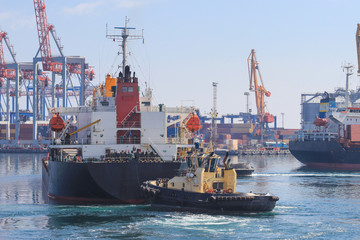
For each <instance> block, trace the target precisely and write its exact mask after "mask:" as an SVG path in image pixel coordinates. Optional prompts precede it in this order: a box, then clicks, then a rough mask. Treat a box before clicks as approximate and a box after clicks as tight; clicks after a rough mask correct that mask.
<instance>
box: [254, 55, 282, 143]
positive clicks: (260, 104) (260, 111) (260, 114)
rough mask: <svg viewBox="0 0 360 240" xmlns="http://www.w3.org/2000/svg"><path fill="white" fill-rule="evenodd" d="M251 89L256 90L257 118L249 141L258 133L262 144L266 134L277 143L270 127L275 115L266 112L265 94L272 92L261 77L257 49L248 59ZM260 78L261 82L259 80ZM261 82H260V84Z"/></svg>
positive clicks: (268, 95) (268, 94) (269, 94)
mask: <svg viewBox="0 0 360 240" xmlns="http://www.w3.org/2000/svg"><path fill="white" fill-rule="evenodd" d="M247 61H248V71H249V82H250V88H249V89H250V90H251V91H254V92H255V100H256V108H257V120H256V123H255V128H254V131H253V132H252V134H251V136H250V138H249V140H248V143H249V142H250V140H251V139H252V137H253V136H254V134H257V135H259V136H260V137H261V142H260V143H261V144H262V143H263V139H264V135H268V136H271V137H272V139H273V140H274V141H275V142H276V144H277V139H276V138H275V136H274V133H273V132H272V131H271V130H270V128H269V123H272V122H274V116H273V115H271V114H270V113H268V112H265V96H266V97H270V96H271V93H270V92H269V91H268V90H266V88H265V87H264V82H263V80H262V77H261V73H260V69H259V63H258V61H257V60H256V56H255V50H254V49H252V50H251V53H250V55H249V57H248V59H247ZM258 79H260V82H259V81H258ZM259 83H260V84H259Z"/></svg>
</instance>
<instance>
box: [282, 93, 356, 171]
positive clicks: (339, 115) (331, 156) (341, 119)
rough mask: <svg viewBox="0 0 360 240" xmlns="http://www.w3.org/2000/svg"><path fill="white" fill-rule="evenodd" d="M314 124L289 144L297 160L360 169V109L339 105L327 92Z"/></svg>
mask: <svg viewBox="0 0 360 240" xmlns="http://www.w3.org/2000/svg"><path fill="white" fill-rule="evenodd" d="M314 125H315V126H316V128H315V130H311V131H310V130H309V131H300V132H299V135H298V137H297V139H296V140H294V141H290V143H289V150H290V152H291V153H292V155H293V156H294V157H295V158H296V159H297V160H299V161H300V162H302V163H304V164H306V165H307V166H308V167H312V168H322V169H330V170H331V169H334V170H360V108H358V107H338V106H336V103H335V98H333V97H331V96H329V94H327V93H325V94H324V97H323V99H321V101H320V111H319V115H318V117H317V118H316V119H315V121H314Z"/></svg>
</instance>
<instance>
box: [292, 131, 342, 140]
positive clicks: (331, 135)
mask: <svg viewBox="0 0 360 240" xmlns="http://www.w3.org/2000/svg"><path fill="white" fill-rule="evenodd" d="M338 137H339V135H338V133H335V132H302V133H300V134H299V135H298V137H297V140H298V141H336V140H337V139H338Z"/></svg>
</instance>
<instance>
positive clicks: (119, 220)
mask: <svg viewBox="0 0 360 240" xmlns="http://www.w3.org/2000/svg"><path fill="white" fill-rule="evenodd" d="M43 156H44V155H41V154H0V239H94V238H97V239H116V238H121V239H230V238H232V239H360V172H339V171H317V170H312V169H307V168H304V167H303V166H302V164H301V163H299V162H298V161H297V160H296V159H294V158H293V157H292V156H291V155H286V156H239V157H233V162H248V163H250V164H251V165H252V166H253V167H254V168H255V172H254V173H253V175H252V176H249V177H242V178H240V179H238V181H237V189H238V191H245V192H249V191H252V192H259V193H266V192H269V193H272V194H274V195H277V196H279V198H280V200H279V201H278V202H277V205H276V207H275V209H274V210H273V211H272V212H268V213H253V214H242V215H239V216H227V215H214V214H194V213H190V212H167V211H154V210H152V209H151V207H150V206H149V205H139V206H135V205H127V206H124V205H115V206H61V205H48V204H45V203H44V201H43V198H42V189H41V185H42V184H41V164H42V163H41V158H42V157H43Z"/></svg>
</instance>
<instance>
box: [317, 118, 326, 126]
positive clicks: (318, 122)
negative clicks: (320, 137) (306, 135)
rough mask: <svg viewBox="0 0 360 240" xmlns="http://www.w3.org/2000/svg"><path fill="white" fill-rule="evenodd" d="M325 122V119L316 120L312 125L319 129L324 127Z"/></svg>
mask: <svg viewBox="0 0 360 240" xmlns="http://www.w3.org/2000/svg"><path fill="white" fill-rule="evenodd" d="M327 122H328V121H327V120H326V118H316V119H315V121H314V124H315V126H317V127H321V126H325V125H326V124H327Z"/></svg>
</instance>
